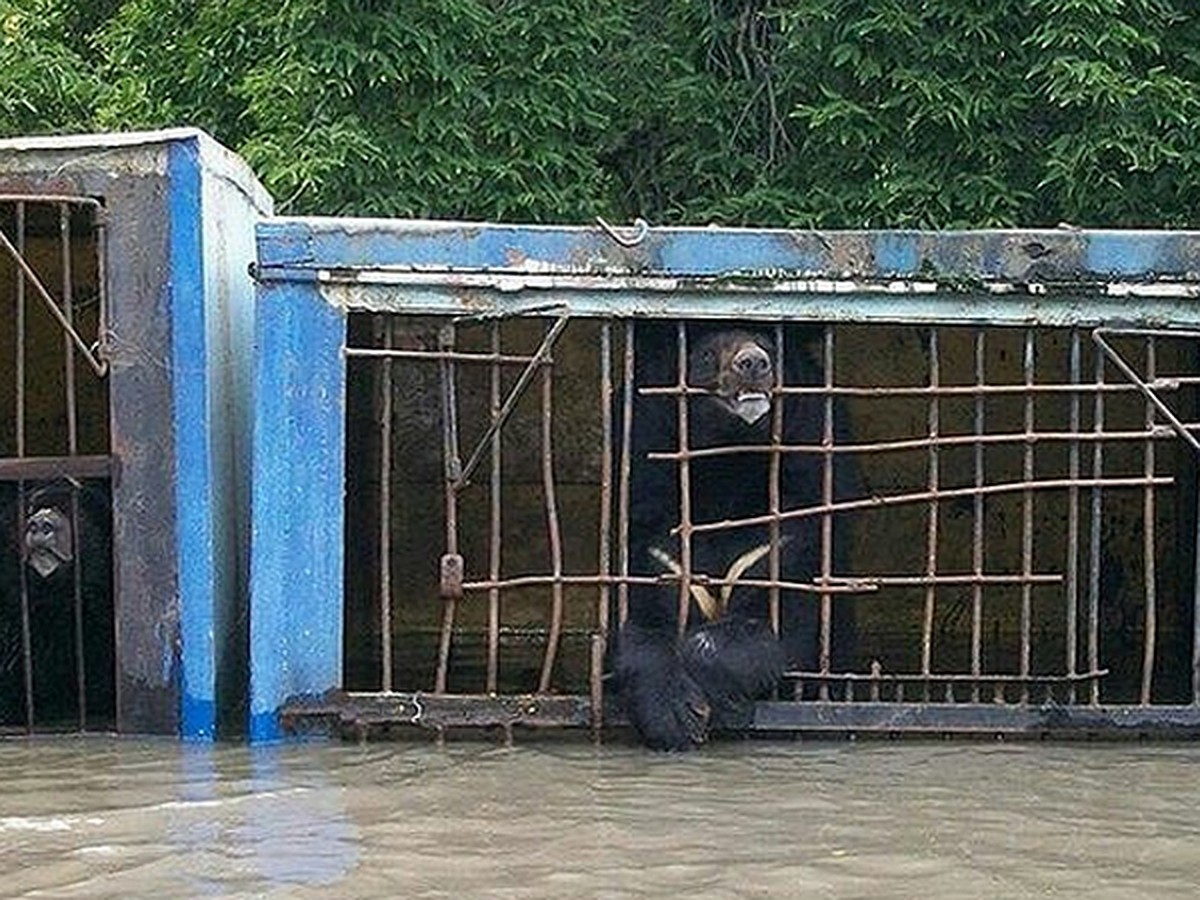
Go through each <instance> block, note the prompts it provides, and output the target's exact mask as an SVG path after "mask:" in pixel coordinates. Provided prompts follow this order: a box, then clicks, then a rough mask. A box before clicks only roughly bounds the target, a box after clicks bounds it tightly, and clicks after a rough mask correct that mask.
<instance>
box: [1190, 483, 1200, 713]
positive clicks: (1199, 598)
mask: <svg viewBox="0 0 1200 900" xmlns="http://www.w3.org/2000/svg"><path fill="white" fill-rule="evenodd" d="M1195 491H1196V496H1195V498H1194V502H1193V518H1192V532H1193V534H1192V703H1194V704H1197V705H1200V477H1198V478H1197V479H1196V485H1195Z"/></svg>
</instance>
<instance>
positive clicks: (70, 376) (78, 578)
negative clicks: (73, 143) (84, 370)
mask: <svg viewBox="0 0 1200 900" xmlns="http://www.w3.org/2000/svg"><path fill="white" fill-rule="evenodd" d="M58 227H59V237H60V250H61V254H62V256H61V259H62V298H63V300H62V303H63V316H64V318H65V319H66V320H67V325H68V326H70V327H71V328H74V325H75V308H74V307H75V302H74V284H73V283H72V278H73V274H72V268H71V209H70V207H69V206H67V205H66V204H63V205H60V206H59V209H58ZM63 367H64V372H63V375H64V378H63V386H64V389H65V393H66V397H65V400H66V408H67V455H68V456H74V455H75V454H76V453H78V452H79V414H78V409H77V406H76V397H75V354H74V347H73V346H72V344H71V339H70V338H69V337H68V336H67V335H65V334H64V335H63ZM71 534H72V535H73V540H75V541H76V542H78V540H79V488H78V486H72V489H71ZM82 570H83V560H82V558H81V557H80V556H79V554H78V553H76V554H75V562H74V565H73V566H72V567H71V574H72V579H71V581H72V584H71V590H72V601H73V610H74V625H75V690H76V711H77V712H78V713H79V730H80V731H86V730H87V672H86V665H85V660H84V653H83V571H82Z"/></svg>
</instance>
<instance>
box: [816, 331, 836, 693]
mask: <svg viewBox="0 0 1200 900" xmlns="http://www.w3.org/2000/svg"><path fill="white" fill-rule="evenodd" d="M833 349H834V348H833V327H832V326H830V325H826V326H825V335H824V353H823V354H822V356H823V359H822V369H823V370H824V371H823V374H824V376H825V379H824V380H825V415H824V420H825V424H824V428H823V431H822V435H821V447H822V450H823V453H822V454H821V457H822V458H821V501H822V503H823V505H824V506H825V510H824V511H823V512H822V513H821V617H820V627H821V647H820V664H821V674H822V675H828V674H829V669H830V662H831V657H832V653H831V644H832V635H833V628H832V624H833V595H832V594H831V593H830V592H829V590H828V586H829V584H830V581H831V579H832V576H833V514H832V513H831V512H829V507H830V505H831V504H832V503H833V435H834V429H833V382H834V378H833V367H834V355H833ZM817 696H818V698H819V699H820V700H828V699H829V679H828V678H822V679H821V686H820V687H819V688H818V690H817Z"/></svg>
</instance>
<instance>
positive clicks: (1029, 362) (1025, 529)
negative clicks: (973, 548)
mask: <svg viewBox="0 0 1200 900" xmlns="http://www.w3.org/2000/svg"><path fill="white" fill-rule="evenodd" d="M1035 354H1036V347H1035V344H1034V332H1033V329H1026V331H1025V353H1024V357H1025V366H1024V368H1025V385H1026V387H1032V386H1033V382H1034V374H1035V362H1036V358H1035ZM1035 418H1036V416H1035V409H1034V400H1033V392H1032V391H1028V392H1026V394H1025V436H1026V440H1025V452H1024V460H1023V465H1022V474H1023V476H1024V478H1025V482H1026V483H1029V482H1031V481H1033V473H1034V460H1033V439H1032V435H1033V433H1034V426H1035V424H1036V422H1035ZM1021 573H1022V574H1023V575H1024V576H1025V580H1024V581H1023V582H1022V584H1021V677H1022V679H1028V678H1029V658H1030V634H1031V631H1032V625H1033V583H1032V582H1031V581H1030V580H1029V577H1030V576H1031V575H1032V574H1033V491H1032V490H1031V489H1029V488H1026V489H1025V490H1024V491H1023V492H1022V497H1021ZM1021 702H1022V703H1028V702H1029V682H1028V680H1024V681H1022V682H1021Z"/></svg>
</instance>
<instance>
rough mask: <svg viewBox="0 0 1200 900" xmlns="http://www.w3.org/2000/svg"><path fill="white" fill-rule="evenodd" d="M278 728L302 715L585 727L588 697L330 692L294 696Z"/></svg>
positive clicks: (370, 721) (367, 722)
mask: <svg viewBox="0 0 1200 900" xmlns="http://www.w3.org/2000/svg"><path fill="white" fill-rule="evenodd" d="M280 718H281V720H282V722H283V725H284V728H285V729H287V730H293V729H295V727H296V725H297V723H298V722H299V721H301V720H304V719H326V720H332V721H336V722H338V723H340V724H341V725H342V726H343V727H345V726H371V725H384V724H392V725H413V726H417V727H422V728H454V727H460V728H487V727H496V726H503V727H522V728H545V727H560V728H562V727H566V728H586V727H589V726H590V725H591V698H590V697H588V696H586V695H574V694H556V695H539V694H513V695H500V696H489V695H485V694H421V693H406V694H400V693H394V694H382V693H380V694H373V693H350V692H343V691H330V692H329V693H327V694H325V695H323V696H321V697H315V698H300V699H296V700H293V701H291V702H289V703H287V704H285V705H284V707H283V709H282V710H281V711H280Z"/></svg>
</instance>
